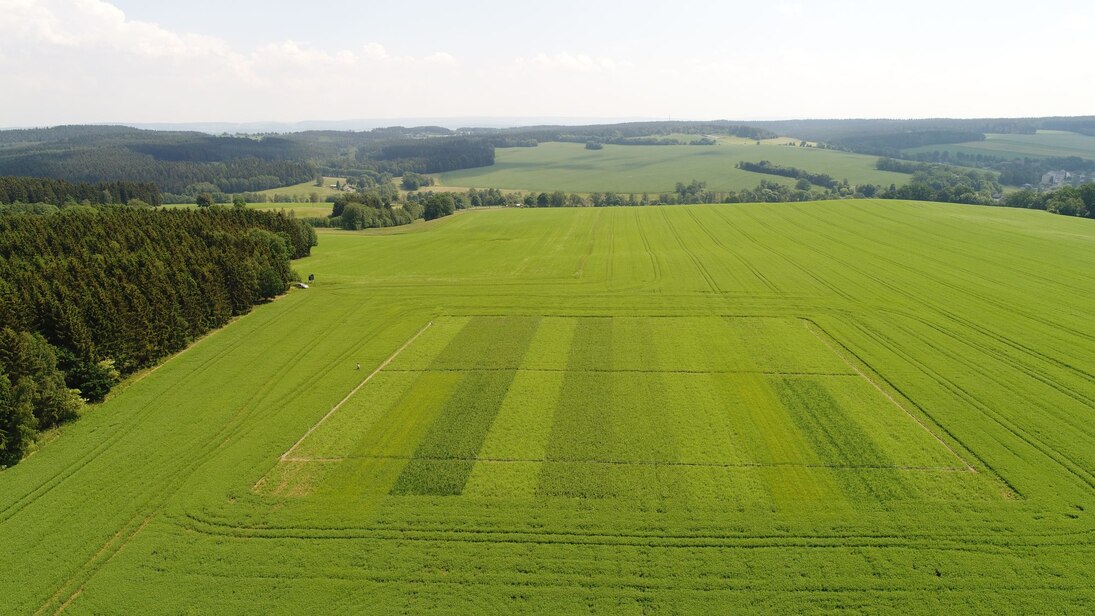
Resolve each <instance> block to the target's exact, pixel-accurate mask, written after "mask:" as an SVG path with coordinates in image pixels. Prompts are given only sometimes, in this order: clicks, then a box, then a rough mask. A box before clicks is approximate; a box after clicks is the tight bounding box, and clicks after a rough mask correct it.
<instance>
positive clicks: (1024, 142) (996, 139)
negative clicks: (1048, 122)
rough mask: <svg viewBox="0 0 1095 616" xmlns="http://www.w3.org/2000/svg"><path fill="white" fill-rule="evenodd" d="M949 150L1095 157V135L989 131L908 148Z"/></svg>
mask: <svg viewBox="0 0 1095 616" xmlns="http://www.w3.org/2000/svg"><path fill="white" fill-rule="evenodd" d="M934 151H940V152H944V151H945V152H950V153H951V154H952V155H954V154H957V153H959V152H962V153H964V154H969V155H975V154H982V155H985V156H993V157H996V158H1004V159H1010V158H1052V157H1065V156H1079V157H1080V158H1088V159H1095V137H1091V136H1088V135H1081V134H1079V133H1070V132H1066V131H1056V130H1040V131H1038V132H1037V133H1035V134H1033V135H1013V134H996V133H990V134H988V135H985V140H984V141H971V142H969V143H958V144H954V145H929V146H924V147H920V148H911V149H909V150H906V152H908V153H916V152H934Z"/></svg>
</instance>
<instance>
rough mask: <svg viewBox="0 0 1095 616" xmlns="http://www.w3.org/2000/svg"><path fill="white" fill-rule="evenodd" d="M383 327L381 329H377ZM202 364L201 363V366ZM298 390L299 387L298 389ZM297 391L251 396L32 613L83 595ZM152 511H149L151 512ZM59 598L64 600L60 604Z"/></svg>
mask: <svg viewBox="0 0 1095 616" xmlns="http://www.w3.org/2000/svg"><path fill="white" fill-rule="evenodd" d="M357 309H358V306H350V307H348V308H347V309H346V310H345V311H344V312H343V313H342V314H341V315H340V316H341V318H339V319H336V320H335V321H334V322H341V321H342V320H344V319H345V318H346V317H348V316H349V315H351V314H352V313H353V312H354V311H356V310H357ZM380 327H382V326H380ZM376 331H377V330H375V329H374V330H368V331H367V332H366V333H364V334H363V335H362V339H364V338H367V337H369V335H370V334H371V335H375V334H376ZM334 335H336V332H335V331H334V330H333V329H332V330H329V331H328V332H326V333H325V334H323V336H322V338H320V341H322V340H325V339H327V338H329V337H331V336H334ZM310 350H311V347H302V349H301V351H299V352H297V353H296V354H294V355H293V356H291V357H290V358H288V359H287V361H286V362H285V363H284V364H283V365H282V366H281V367H280V368H278V370H277V371H276V373H275V376H274V380H276V381H280V380H281V379H282V377H284V375H285V374H286V373H288V372H290V371H291V370H292V368H293V366H294V365H295V364H296V360H298V359H300V358H301V357H303V356H304V355H306V354H307V353H308V352H309V351H310ZM356 351H357V348H356V347H354V346H353V345H347V350H346V351H345V352H343V353H342V354H341V355H340V356H339V357H338V358H337V359H336V360H335V361H334V362H332V364H331V365H338V364H341V363H344V362H345V361H346V359H347V358H348V357H350V356H351V355H352V354H353V353H354V352H356ZM204 365H205V364H203V366H204ZM323 374H324V372H323V371H317V372H315V373H313V375H312V376H309V377H307V378H306V379H304V381H303V382H302V387H310V386H312V385H314V384H315V383H316V382H318V381H319V380H321V379H322V376H323ZM297 389H299V388H297ZM297 389H290V390H287V391H286V393H285V394H283V395H282V396H280V397H278V398H277V399H274V400H270V404H268V405H264V404H262V402H264V401H265V400H266V398H267V396H268V395H269V394H268V393H267V392H266V391H264V390H262V389H259V390H257V391H256V393H254V394H252V396H251V397H250V398H248V400H247V401H246V402H244V403H243V404H241V405H240V406H239V410H238V411H237V412H236V413H235V415H233V416H232V417H230V418H228V420H227V421H226V423H225V424H224V425H223V426H222V427H221V428H219V429H218V431H217V432H216V433H214V434H213V435H211V437H210V438H209V439H208V440H207V441H206V443H205V444H204V445H202V446H200V448H199V449H198V450H196V451H194V452H193V455H192V456H191V457H192V460H191V461H190V462H189V463H187V464H186V465H184V466H182V467H179V468H176V469H173V470H170V471H168V472H167V474H166V481H161V483H162V484H163V487H162V488H159V489H154V490H152V491H150V492H149V493H148V494H147V495H146V496H145V497H144V498H142V499H141V501H140V503H139V504H138V506H137V508H136V512H135V513H134V515H132V516H131V517H130V518H129V519H128V520H127V521H126V522H125V523H124V524H123V525H122V528H121V530H119V532H118V533H117V534H115V535H114V536H112V537H111V538H110V539H108V540H107V542H106V543H104V544H103V545H102V546H101V547H100V549H99V550H98V551H96V552H95V553H94V554H93V555H92V556H91V558H89V559H88V560H87V561H86V562H85V563H84V564H83V565H81V566H80V567H78V568H77V569H76V571H74V572H73V574H72V575H71V576H70V577H69V578H68V579H66V580H65V581H64V582H62V584H61V585H60V586H59V587H58V589H57V591H56V592H55V593H54V594H53V595H51V596H50V598H48V599H47V600H46V601H45V602H44V603H43V604H42V605H41V606H40V607H39V609H38V610H37V611H36V612H35V613H36V614H39V613H45V612H48V611H50V610H51V608H52V607H53V606H54V605H57V604H58V601H60V604H59V605H57V608H56V610H55V611H54V612H53V613H55V614H57V613H61V612H62V611H63V610H64V609H65V608H67V606H69V605H71V603H72V602H73V601H74V600H75V599H76V598H77V597H78V596H79V595H80V594H82V593H83V590H84V588H85V587H86V585H87V583H88V582H89V581H90V580H91V578H93V577H94V576H95V574H96V573H98V572H99V571H100V570H101V569H102V567H104V566H105V565H106V564H107V563H108V562H110V561H111V560H112V559H113V558H114V556H115V555H117V554H118V553H119V552H120V551H121V550H122V549H123V548H124V547H125V546H126V545H128V544H129V543H130V542H131V541H132V540H133V539H134V538H135V537H136V536H137V534H138V533H139V532H140V531H141V530H143V529H144V527H145V526H146V525H147V524H146V523H145V524H138V522H139V521H140V520H142V519H145V518H148V519H149V521H150V519H151V518H152V517H153V516H155V515H156V513H158V512H159V511H160V510H162V506H163V504H164V503H165V502H166V501H167V500H168V499H169V498H171V496H173V495H174V494H175V493H176V492H177V491H178V490H179V488H181V487H182V485H183V484H184V483H185V482H186V481H187V480H188V479H189V478H190V477H191V476H192V475H193V474H194V473H195V472H196V471H197V470H199V469H200V468H201V467H202V466H204V465H206V464H208V462H209V460H210V459H211V457H212V456H213V455H214V454H215V453H216V452H218V451H219V450H221V449H223V448H224V447H225V446H226V445H228V444H229V443H230V442H231V441H232V439H233V438H234V437H237V436H239V435H241V434H242V433H244V432H247V431H249V430H248V428H247V426H248V425H251V422H250V421H249V420H250V419H252V417H253V416H254V415H256V414H257V413H258V412H260V411H261V410H262V409H264V408H266V406H270V405H275V406H277V405H279V404H281V403H283V402H285V401H287V399H289V398H291V397H292V396H293V395H294V394H295V392H296V391H297ZM248 407H250V408H248ZM255 427H256V426H254V425H251V428H250V429H255ZM150 510H151V511H150ZM61 598H64V600H63V601H61Z"/></svg>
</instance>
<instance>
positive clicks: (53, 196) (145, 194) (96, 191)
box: [0, 176, 162, 206]
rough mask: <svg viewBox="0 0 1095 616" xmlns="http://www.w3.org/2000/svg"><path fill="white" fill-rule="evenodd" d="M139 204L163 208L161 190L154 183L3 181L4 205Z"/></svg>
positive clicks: (15, 178)
mask: <svg viewBox="0 0 1095 616" xmlns="http://www.w3.org/2000/svg"><path fill="white" fill-rule="evenodd" d="M133 200H139V201H141V202H144V203H147V204H148V205H160V203H161V201H162V196H161V195H160V189H159V188H157V187H156V185H155V184H153V183H151V182H125V181H117V182H96V183H90V182H77V183H73V182H67V181H65V180H55V179H50V178H33V177H25V176H4V177H0V204H4V205H8V204H12V203H16V202H20V203H48V204H50V205H56V206H61V205H64V204H65V203H66V202H70V203H83V202H88V203H93V204H100V205H106V204H111V203H121V204H125V203H129V202H130V201H133Z"/></svg>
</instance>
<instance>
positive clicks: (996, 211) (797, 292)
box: [0, 144, 1095, 614]
mask: <svg viewBox="0 0 1095 616" xmlns="http://www.w3.org/2000/svg"><path fill="white" fill-rule="evenodd" d="M551 145H553V144H545V145H544V146H541V147H540V148H537V149H536V150H521V151H520V153H522V154H528V153H536V152H537V150H539V152H540V153H543V152H547V151H549V150H550V148H548V147H547V146H551ZM576 147H577V148H579V149H580V147H581V146H576ZM667 147H668V146H667ZM719 147H720V148H722V147H729V146H719ZM748 147H752V148H761V147H764V146H748ZM664 149H665V147H657V148H654V147H649V148H644V147H638V146H636V147H630V148H619V150H621V151H623V152H625V153H631V152H638V153H640V154H639V155H641V153H642V152H645V151H653V150H658V151H661V150H664ZM772 149H776V148H774V147H773V148H772ZM786 149H787V150H792V151H798V150H797V149H793V148H786ZM688 151H689V152H696V156H703V154H702V152H704V151H705V148H701V147H692V148H690V149H688ZM709 151H717V150H714V149H712V150H709ZM500 152H507V151H504V150H503V151H500ZM614 152H616V149H610V148H609V147H606V149H605V150H604V151H603V153H607V154H609V155H614ZM590 154H592V155H596V154H599V153H598V152H590ZM803 154H804V155H805V156H813V155H817V154H818V152H811V151H809V150H805V151H803ZM825 155H830V154H825ZM715 156H719V155H718V154H716V155H715ZM763 157H764V158H770V159H774V157H773V156H763ZM788 164H790V163H788ZM799 166H802V167H804V168H812V167H813V166H812V165H809V164H806V163H800V164H799ZM528 173H532V172H531V171H529V172H528ZM583 173H587V174H588V173H589V172H583ZM685 176H691V177H696V173H691V174H688V173H686V174H685ZM545 177H549V176H546V175H545ZM576 177H577V176H576ZM588 177H593V175H588ZM678 179H684V180H687V179H689V177H683V178H678ZM886 183H889V182H888V181H887V182H886ZM477 184H478V185H486V183H485V182H484V183H479V182H477ZM545 188H548V187H547V186H545ZM559 188H567V189H570V190H587V189H588V190H605V189H606V188H605V187H600V188H592V187H586V188H582V187H581V186H579V185H577V184H576V185H574V186H571V187H559ZM296 267H297V269H298V270H299V271H300V273H301V274H303V275H305V276H306V275H307V274H309V273H315V274H316V284H315V285H313V287H312V288H311V289H308V290H294V291H293V292H292V293H290V294H289V295H288V296H286V297H283V298H281V299H278V300H277V301H275V302H273V303H270V304H267V305H264V306H261V307H259V308H258V309H256V310H255V311H254V312H253V313H251V314H250V315H248V316H246V317H243V318H241V319H239V320H238V321H236V322H234V323H232V324H231V325H229V326H227V327H226V328H224V329H223V330H221V331H219V332H217V333H215V334H213V335H211V336H209V337H207V338H205V339H203V340H201V341H199V342H197V343H196V344H195V345H193V346H192V347H191V348H190V349H188V350H187V351H185V352H183V353H181V354H180V355H178V356H176V357H174V358H172V359H171V360H169V361H167V362H166V363H164V364H163V365H162V366H160V367H159V368H158V369H156V370H154V371H152V372H150V373H148V374H146V375H144V376H143V377H142V378H139V379H134V380H133V381H131V382H130V383H128V384H127V385H126V386H124V387H122V388H120V389H121V391H120V393H118V394H117V395H115V396H114V397H113V398H112V399H110V400H108V401H107V402H106V403H104V404H102V405H100V406H97V407H95V408H93V409H91V410H89V411H88V412H87V413H86V415H85V416H84V417H83V418H81V419H80V420H79V421H78V422H76V423H74V424H71V425H69V426H67V427H66V428H65V429H64V431H63V433H62V434H61V435H60V436H58V437H57V438H55V439H54V440H53V441H52V442H50V443H48V444H47V445H46V446H44V447H43V448H42V449H41V450H40V451H38V452H37V453H35V454H34V455H33V456H31V457H30V458H28V459H26V460H24V461H23V462H22V463H20V464H19V465H17V466H16V467H14V468H11V469H8V470H5V471H2V472H0V545H2V546H3V547H4V549H3V551H2V552H0V555H2V556H0V558H2V560H0V570H2V571H3V572H4V575H2V576H0V607H2V609H0V611H2V612H4V613H13V614H22V613H26V614H34V613H40V614H47V613H56V612H59V611H60V612H66V613H74V614H90V613H105V612H109V613H148V612H155V613H262V614H269V613H285V614H299V613H316V612H324V613H378V614H389V613H437V614H450V613H496V614H512V613H543V614H559V613H611V614H616V613H624V614H647V613H755V612H771V613H789V612H790V613H793V612H800V611H807V610H811V611H814V610H816V611H836V610H852V611H855V612H864V611H866V612H898V613H955V612H958V613H964V612H980V613H1012V612H1026V613H1035V612H1038V613H1070V612H1071V613H1083V612H1086V611H1089V610H1090V606H1091V605H1092V604H1093V602H1095V589H1093V587H1092V585H1091V580H1092V579H1095V518H1093V513H1095V422H1093V421H1092V417H1093V413H1095V225H1092V221H1089V220H1081V219H1075V218H1070V217H1064V216H1052V215H1049V214H1046V213H1044V212H1035V211H1027V210H1012V209H1002V208H984V207H973V206H960V205H943V204H927V203H908V202H899V201H864V200H857V201H844V202H824V203H807V204H795V205H789V204H780V205H757V204H745V205H718V206H666V207H642V208H602V209H544V210H489V211H474V212H466V213H462V214H459V215H456V216H453V217H450V218H447V219H442V220H438V221H433V222H429V223H416V224H415V225H411V226H409V227H399V228H393V229H386V230H383V231H381V232H376V233H344V232H328V233H323V234H321V238H320V245H319V246H318V247H317V248H316V249H315V250H314V252H313V256H312V257H310V258H308V259H307V260H304V261H300V262H297V264H296ZM358 364H360V366H358Z"/></svg>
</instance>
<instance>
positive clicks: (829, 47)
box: [0, 0, 1095, 127]
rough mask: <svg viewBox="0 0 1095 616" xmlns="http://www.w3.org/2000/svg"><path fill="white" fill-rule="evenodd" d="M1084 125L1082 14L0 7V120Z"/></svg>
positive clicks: (1024, 6) (939, 4)
mask: <svg viewBox="0 0 1095 616" xmlns="http://www.w3.org/2000/svg"><path fill="white" fill-rule="evenodd" d="M1087 114H1095V3H1093V2H1091V1H1090V0H1083V1H1075V0H1042V1H1040V2H1037V3H1034V2H1014V1H1012V0H998V1H992V2H989V1H982V0H970V1H956V0H946V1H938V0H920V1H916V2H910V1H907V0H906V1H902V2H890V1H888V0H876V1H873V2H865V1H855V0H817V1H808V0H799V1H794V0H792V1H787V2H781V1H779V0H777V1H774V2H757V1H755V0H753V1H751V2H739V1H737V0H724V1H707V2H701V1H695V0H674V1H673V2H664V1H651V0H631V1H622V2H620V1H612V0H607V1H604V0H580V1H575V0H552V1H550V2H543V1H537V2H521V1H517V0H509V1H492V0H464V1H462V2H451V1H436V0H419V1H417V2H392V1H390V0H386V1H384V2H375V1H359V2H348V1H344V2H335V1H331V0H311V1H309V2H300V0H292V1H288V0H262V1H259V0H216V1H214V0H189V1H185V2H183V1H172V2H165V1H159V0H109V1H107V0H0V126H3V127H15V126H48V125H56V124H75V123H113V122H117V123H165V122H180V123H182V122H265V121H278V122H296V121H305V120H349V119H359V118H370V119H372V118H376V119H382V118H467V117H476V118H484V117H496V118H506V117H539V118H560V119H565V118H605V119H607V118H648V119H668V118H672V119H696V120H704V119H706V120H711V119H736V120H756V119H789V118H860V117H875V118H877V117H886V118H917V117H1016V116H1046V115H1087Z"/></svg>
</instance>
